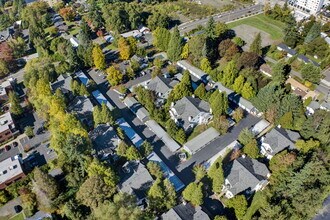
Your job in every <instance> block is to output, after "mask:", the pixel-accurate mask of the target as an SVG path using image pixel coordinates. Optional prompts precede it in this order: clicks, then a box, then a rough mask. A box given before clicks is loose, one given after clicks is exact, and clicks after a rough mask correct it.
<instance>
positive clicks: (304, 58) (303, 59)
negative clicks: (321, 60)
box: [298, 54, 310, 63]
mask: <svg viewBox="0 0 330 220" xmlns="http://www.w3.org/2000/svg"><path fill="white" fill-rule="evenodd" d="M298 59H299V60H301V61H303V62H304V63H309V61H310V60H309V59H308V57H306V56H305V55H302V54H299V55H298Z"/></svg>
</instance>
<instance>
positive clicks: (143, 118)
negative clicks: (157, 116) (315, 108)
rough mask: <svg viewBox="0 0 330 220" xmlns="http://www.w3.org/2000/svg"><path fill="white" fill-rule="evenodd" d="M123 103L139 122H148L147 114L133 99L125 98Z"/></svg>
mask: <svg viewBox="0 0 330 220" xmlns="http://www.w3.org/2000/svg"><path fill="white" fill-rule="evenodd" d="M123 102H124V104H125V105H126V106H127V107H128V108H129V109H130V110H131V111H132V112H134V113H135V114H136V116H137V117H138V118H139V119H140V120H141V121H143V122H145V121H147V120H149V116H150V114H149V112H148V111H147V110H146V109H145V108H144V107H143V106H142V105H141V104H140V103H139V102H138V101H137V100H136V99H135V98H134V97H132V96H131V97H126V98H125V99H124V101H123Z"/></svg>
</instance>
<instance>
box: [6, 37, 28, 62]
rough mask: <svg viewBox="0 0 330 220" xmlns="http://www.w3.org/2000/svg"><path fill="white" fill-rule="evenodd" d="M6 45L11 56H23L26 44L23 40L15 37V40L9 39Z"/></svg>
mask: <svg viewBox="0 0 330 220" xmlns="http://www.w3.org/2000/svg"><path fill="white" fill-rule="evenodd" d="M8 44H9V47H10V48H11V49H12V50H13V55H14V57H15V58H20V57H22V56H24V54H25V51H26V49H27V44H26V43H25V40H24V39H23V38H21V37H17V38H16V39H11V40H10V41H9V42H8Z"/></svg>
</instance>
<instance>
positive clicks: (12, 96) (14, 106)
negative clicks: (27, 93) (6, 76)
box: [8, 91, 23, 116]
mask: <svg viewBox="0 0 330 220" xmlns="http://www.w3.org/2000/svg"><path fill="white" fill-rule="evenodd" d="M8 98H9V102H10V112H11V113H12V114H13V115H15V116H19V115H21V114H22V113H23V108H22V106H21V104H20V101H19V98H18V96H17V94H16V93H15V92H12V91H11V92H9V97H8Z"/></svg>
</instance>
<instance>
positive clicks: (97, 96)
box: [92, 90, 115, 110]
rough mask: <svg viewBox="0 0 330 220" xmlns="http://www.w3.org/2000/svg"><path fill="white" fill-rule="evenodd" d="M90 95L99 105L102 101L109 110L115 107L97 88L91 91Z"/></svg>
mask: <svg viewBox="0 0 330 220" xmlns="http://www.w3.org/2000/svg"><path fill="white" fill-rule="evenodd" d="M92 95H93V97H94V98H95V99H96V101H97V102H98V103H99V104H100V105H102V104H103V103H104V104H105V105H106V106H107V107H108V108H109V109H110V110H113V109H114V108H115V107H114V106H113V105H111V104H110V102H109V101H108V100H107V99H106V98H105V97H104V95H103V94H102V93H101V92H100V91H99V90H95V91H93V92H92Z"/></svg>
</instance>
